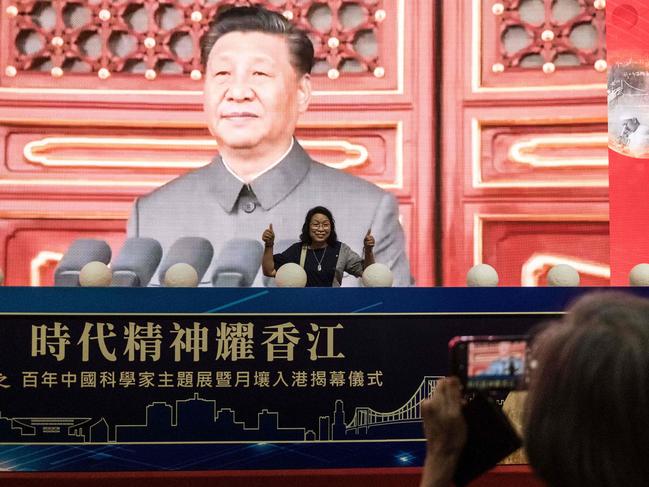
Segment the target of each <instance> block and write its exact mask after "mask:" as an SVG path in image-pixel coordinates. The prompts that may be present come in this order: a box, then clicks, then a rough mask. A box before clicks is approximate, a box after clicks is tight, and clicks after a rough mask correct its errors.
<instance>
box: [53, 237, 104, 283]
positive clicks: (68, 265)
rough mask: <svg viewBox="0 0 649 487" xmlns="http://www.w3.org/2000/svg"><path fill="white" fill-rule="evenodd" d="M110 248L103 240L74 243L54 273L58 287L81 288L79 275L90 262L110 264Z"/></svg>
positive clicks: (82, 239) (77, 241) (90, 239)
mask: <svg viewBox="0 0 649 487" xmlns="http://www.w3.org/2000/svg"><path fill="white" fill-rule="evenodd" d="M111 254H112V252H111V250H110V247H109V246H108V244H107V243H106V242H104V241H103V240H97V239H93V238H80V239H77V240H75V241H74V242H72V245H70V247H69V248H68V250H67V252H66V253H65V255H64V256H63V258H62V259H61V261H60V262H59V265H58V266H56V270H55V271H54V285H55V286H57V287H79V273H80V272H81V269H82V268H83V266H85V265H86V264H87V263H89V262H93V261H98V262H102V263H104V264H109V263H110V257H111Z"/></svg>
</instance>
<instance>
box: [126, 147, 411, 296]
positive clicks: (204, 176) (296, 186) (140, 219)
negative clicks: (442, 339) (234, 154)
mask: <svg viewBox="0 0 649 487" xmlns="http://www.w3.org/2000/svg"><path fill="white" fill-rule="evenodd" d="M318 205H321V206H325V207H327V208H329V210H331V212H332V213H333V216H334V219H335V222H336V233H337V234H338V239H339V240H340V241H342V242H345V243H346V244H347V245H349V246H350V247H351V248H352V249H354V250H355V251H356V252H358V253H359V254H361V255H362V250H363V239H364V237H365V234H366V233H367V230H368V229H370V228H371V229H372V234H373V235H374V237H375V239H376V246H375V247H374V255H375V258H376V262H381V263H383V264H386V265H387V266H389V267H390V268H391V269H392V272H393V273H394V285H395V286H409V285H410V284H411V276H410V266H409V263H408V258H407V256H406V252H405V239H404V235H403V229H402V228H401V225H400V224H399V219H398V216H399V214H398V208H397V202H396V199H395V198H394V196H393V195H391V194H390V193H388V192H386V191H384V190H382V189H381V188H379V187H377V186H375V185H374V184H372V183H370V182H367V181H365V180H364V179H361V178H359V177H356V176H351V175H349V174H346V173H344V172H342V171H339V170H336V169H332V168H330V167H328V166H325V165H324V164H320V163H318V162H315V161H313V160H312V159H311V158H310V157H309V156H308V155H307V153H306V152H305V151H304V149H302V147H301V146H300V145H299V144H298V143H297V142H295V143H294V145H293V149H292V150H291V151H290V152H289V154H288V155H287V156H286V157H285V158H284V160H283V161H281V162H280V163H279V164H278V165H276V166H275V167H273V168H272V169H271V170H269V171H268V172H266V173H264V174H262V175H261V176H259V177H257V178H256V179H255V180H254V181H252V182H251V183H250V184H248V185H245V184H243V183H242V182H241V181H239V180H238V179H237V178H235V177H234V176H233V175H232V174H231V173H230V172H229V171H228V170H227V168H226V167H225V166H224V165H223V162H222V161H221V158H220V157H218V156H217V157H216V158H215V159H214V161H212V163H210V164H208V165H207V166H204V167H202V168H200V169H197V170H195V171H192V172H189V173H187V174H185V175H183V176H180V177H179V178H176V179H174V180H173V181H171V182H169V183H167V184H166V185H164V186H162V187H160V188H158V189H156V190H155V191H153V192H152V193H150V194H148V195H146V196H143V197H141V198H139V199H138V200H137V201H136V202H135V205H134V206H133V210H132V212H131V217H130V219H129V221H128V236H129V237H151V238H155V239H156V240H158V241H159V242H160V243H161V245H162V248H163V249H164V250H165V251H166V250H167V249H168V248H169V247H170V246H171V245H172V244H173V243H174V242H175V241H176V239H178V238H180V237H183V236H197V237H204V238H206V239H208V240H209V241H210V242H211V243H212V245H213V246H214V255H215V259H214V261H213V263H212V266H211V267H210V269H208V271H207V273H206V274H205V277H204V278H203V281H210V279H211V276H212V268H213V267H214V262H215V261H216V257H218V255H219V252H220V250H221V247H222V246H223V244H224V243H225V242H227V241H228V240H230V239H233V238H251V239H255V240H259V241H260V239H261V234H262V233H263V231H264V229H265V228H267V227H268V225H269V224H270V223H272V224H273V230H274V231H275V235H276V238H277V239H278V240H283V239H290V240H298V237H299V235H300V232H301V229H302V224H303V223H304V217H305V215H306V213H307V211H308V210H309V209H310V208H312V207H314V206H318ZM358 281H359V280H358V279H357V278H355V277H352V276H346V277H345V279H343V286H350V285H351V286H355V285H358ZM262 282H263V281H262V278H261V271H260V272H259V273H258V275H257V278H256V279H255V283H254V285H256V286H261V285H262ZM155 284H158V281H157V274H156V276H155V277H154V280H153V281H152V285H155Z"/></svg>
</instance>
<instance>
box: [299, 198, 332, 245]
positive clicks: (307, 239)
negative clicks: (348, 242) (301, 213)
mask: <svg viewBox="0 0 649 487" xmlns="http://www.w3.org/2000/svg"><path fill="white" fill-rule="evenodd" d="M318 213H319V214H321V215H324V216H326V217H327V218H329V221H330V222H331V233H329V237H328V238H327V243H328V244H329V245H334V244H336V242H338V235H336V222H335V221H334V216H333V215H332V214H331V212H330V211H329V210H328V209H327V208H325V207H324V206H316V207H314V208H311V209H310V210H309V211H308V212H307V214H306V217H305V218H304V225H302V233H301V234H300V242H302V243H305V244H307V245H311V234H310V233H309V227H310V225H311V218H313V215H316V214H318Z"/></svg>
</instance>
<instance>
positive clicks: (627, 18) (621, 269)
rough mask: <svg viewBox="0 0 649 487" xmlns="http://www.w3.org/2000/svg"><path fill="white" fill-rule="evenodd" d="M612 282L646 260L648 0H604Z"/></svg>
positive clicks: (648, 220)
mask: <svg viewBox="0 0 649 487" xmlns="http://www.w3.org/2000/svg"><path fill="white" fill-rule="evenodd" d="M606 43H607V50H608V55H607V57H608V68H609V75H608V133H609V197H610V248H611V284H612V285H617V286H623V285H628V283H629V281H628V275H629V271H630V270H631V268H632V267H633V266H634V265H636V264H638V263H641V262H649V1H647V0H608V1H607V4H606Z"/></svg>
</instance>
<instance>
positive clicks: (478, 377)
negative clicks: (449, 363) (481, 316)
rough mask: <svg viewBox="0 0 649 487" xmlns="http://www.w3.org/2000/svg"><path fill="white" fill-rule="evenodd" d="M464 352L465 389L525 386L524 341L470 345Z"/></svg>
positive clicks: (525, 348) (476, 342)
mask: <svg viewBox="0 0 649 487" xmlns="http://www.w3.org/2000/svg"><path fill="white" fill-rule="evenodd" d="M466 351H467V352H466V353H467V355H466V386H467V388H468V389H473V390H489V389H501V390H502V389H518V388H520V387H521V386H522V385H523V384H524V383H525V378H526V366H527V364H526V361H527V342H526V341H525V340H496V341H472V342H469V343H468V344H467V349H466Z"/></svg>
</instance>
